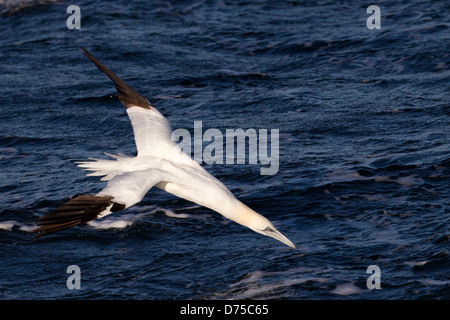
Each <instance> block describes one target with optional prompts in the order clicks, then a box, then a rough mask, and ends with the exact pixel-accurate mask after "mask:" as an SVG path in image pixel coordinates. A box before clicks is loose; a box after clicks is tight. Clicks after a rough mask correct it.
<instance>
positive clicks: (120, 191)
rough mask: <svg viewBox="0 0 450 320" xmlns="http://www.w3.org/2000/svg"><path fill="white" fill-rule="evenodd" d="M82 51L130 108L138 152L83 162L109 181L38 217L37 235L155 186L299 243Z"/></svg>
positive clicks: (116, 206)
mask: <svg viewBox="0 0 450 320" xmlns="http://www.w3.org/2000/svg"><path fill="white" fill-rule="evenodd" d="M81 50H82V52H83V53H84V54H85V55H86V56H87V57H88V58H89V59H90V60H91V61H92V62H93V63H94V64H95V65H96V66H97V68H98V69H100V70H101V71H102V72H103V73H105V74H106V75H107V76H108V77H109V78H110V79H111V80H112V81H113V82H114V85H115V87H116V89H117V91H118V92H119V100H120V101H121V102H122V103H123V105H124V106H125V107H126V108H127V113H128V116H129V117H130V119H131V124H132V126H133V131H134V139H135V142H136V147H137V156H136V157H128V156H124V155H110V154H108V155H109V156H111V157H112V158H114V160H98V159H92V160H93V161H86V162H80V163H79V165H78V166H79V167H81V168H84V169H85V170H88V171H91V173H89V174H88V175H90V176H102V178H101V180H102V181H108V183H107V186H106V187H105V188H104V189H103V190H101V191H100V192H99V193H97V194H95V195H80V196H77V197H74V198H73V199H71V200H70V201H68V202H66V203H65V204H63V205H62V206H60V207H59V208H58V209H56V210H55V211H53V212H51V213H49V214H47V215H45V216H43V217H41V218H39V221H38V228H36V229H34V230H33V232H34V233H36V234H37V235H36V236H35V237H40V236H44V235H47V234H50V233H53V232H56V231H60V230H63V229H67V228H69V227H72V226H76V225H79V224H81V223H84V222H88V221H91V220H94V219H97V218H102V217H104V216H106V215H108V214H110V213H112V212H116V211H120V210H124V209H126V208H129V207H131V206H132V205H135V204H136V203H138V202H140V201H141V200H142V199H143V198H144V196H145V194H146V193H147V192H148V191H149V190H150V189H151V188H152V187H153V186H156V187H158V188H160V189H162V190H164V191H167V192H169V193H171V194H174V195H175V196H178V197H180V198H183V199H186V200H189V201H192V202H195V203H197V204H199V205H202V206H205V207H207V208H209V209H211V210H214V211H216V212H218V213H220V214H222V215H223V216H224V217H226V218H228V219H230V220H233V221H235V222H237V223H239V224H241V225H243V226H246V227H248V228H250V229H251V230H253V231H255V232H257V233H261V234H263V235H265V236H268V237H272V238H274V239H276V240H279V241H281V242H282V243H284V244H286V245H288V246H290V247H292V248H295V245H294V244H293V243H292V242H291V241H290V240H289V239H288V238H286V237H285V236H284V235H283V234H281V232H279V231H278V230H277V229H276V228H275V227H274V226H273V224H272V223H271V222H270V221H269V220H268V219H266V218H265V217H263V216H262V215H260V214H258V213H256V212H255V211H253V210H252V209H250V208H249V207H247V206H246V205H245V204H243V203H242V202H240V201H239V200H237V199H236V198H235V197H234V196H233V194H232V193H231V192H230V191H229V190H228V189H227V187H226V186H225V185H224V184H223V183H221V182H220V181H219V180H217V179H216V178H214V177H213V176H212V175H210V174H209V173H208V172H207V171H206V170H205V169H203V168H202V167H201V166H200V165H199V164H198V163H197V162H195V161H194V160H192V159H191V158H190V157H189V156H188V155H187V154H185V153H184V152H183V151H182V150H181V148H179V146H178V145H177V144H175V142H173V141H172V140H171V139H170V138H171V128H170V124H169V122H168V121H167V119H166V118H165V117H164V116H163V115H162V114H161V113H160V112H159V111H158V110H157V109H156V108H155V107H154V106H153V105H152V104H150V102H148V101H147V100H146V99H145V98H144V97H143V96H141V95H140V94H139V93H138V92H136V91H135V90H134V89H133V88H131V87H130V86H129V85H128V84H126V83H125V82H124V81H123V80H122V79H121V78H119V77H118V76H117V75H116V74H115V73H113V72H112V71H111V70H109V69H108V68H107V67H106V66H104V65H103V64H102V63H101V62H99V61H98V60H97V59H95V58H94V57H93V56H92V55H91V54H90V53H89V52H88V51H87V50H86V49H84V48H82V49H81Z"/></svg>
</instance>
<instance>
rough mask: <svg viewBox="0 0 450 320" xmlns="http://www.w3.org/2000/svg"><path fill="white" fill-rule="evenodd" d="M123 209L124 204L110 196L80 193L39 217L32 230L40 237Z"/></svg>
mask: <svg viewBox="0 0 450 320" xmlns="http://www.w3.org/2000/svg"><path fill="white" fill-rule="evenodd" d="M123 209H125V205H123V204H120V203H117V202H114V201H113V197H112V196H97V195H80V196H77V197H75V198H73V199H71V200H69V201H68V202H66V203H65V204H63V205H62V206H60V207H59V208H58V209H56V210H55V211H53V212H51V213H49V214H47V215H45V216H43V217H41V218H39V222H38V224H37V225H38V226H39V227H38V228H36V229H34V230H33V231H32V232H33V233H36V236H34V238H38V237H42V236H45V235H47V234H50V233H53V232H57V231H60V230H64V229H67V228H70V227H73V226H76V225H79V224H81V223H84V222H88V221H91V220H94V219H96V218H98V217H100V216H104V215H105V214H107V213H110V212H115V211H119V210H123ZM105 211H108V212H105Z"/></svg>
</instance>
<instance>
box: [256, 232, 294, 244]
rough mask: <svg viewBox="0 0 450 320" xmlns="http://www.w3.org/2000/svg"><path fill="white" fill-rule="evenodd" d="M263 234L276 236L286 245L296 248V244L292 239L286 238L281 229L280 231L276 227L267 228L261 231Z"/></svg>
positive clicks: (275, 237)
mask: <svg viewBox="0 0 450 320" xmlns="http://www.w3.org/2000/svg"><path fill="white" fill-rule="evenodd" d="M261 233H262V234H263V235H265V236H268V237H271V238H274V239H276V240H278V241H280V242H283V243H284V244H285V245H287V246H289V247H291V248H293V249H295V245H294V244H293V243H292V241H291V240H289V239H288V238H286V237H285V236H284V235H283V234H282V233H281V232H280V231H278V230H277V229H275V228H266V229H265V230H263V231H262V232H261Z"/></svg>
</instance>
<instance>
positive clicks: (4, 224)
mask: <svg viewBox="0 0 450 320" xmlns="http://www.w3.org/2000/svg"><path fill="white" fill-rule="evenodd" d="M15 226H16V227H19V230H20V231H24V232H31V231H33V230H34V229H36V228H37V227H38V226H36V225H29V224H25V223H21V222H17V221H14V220H7V221H1V222H0V230H5V231H12V230H13V228H14V227H15Z"/></svg>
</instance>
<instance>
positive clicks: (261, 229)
mask: <svg viewBox="0 0 450 320" xmlns="http://www.w3.org/2000/svg"><path fill="white" fill-rule="evenodd" d="M230 218H231V219H232V220H234V221H236V222H237V223H239V224H241V225H243V226H246V227H248V228H250V229H252V230H253V231H255V232H257V233H260V234H263V235H265V236H268V237H271V238H274V239H276V240H278V241H280V242H282V243H284V244H285V245H288V246H289V247H291V248H295V245H294V244H293V243H292V241H291V240H289V239H288V238H286V237H285V236H284V235H283V234H282V233H281V232H280V231H278V230H277V229H276V228H275V227H274V226H273V224H272V223H271V222H270V221H269V220H268V219H267V218H265V217H263V216H262V215H260V214H259V213H257V212H255V211H253V210H252V209H250V208H249V207H247V206H246V205H245V204H243V203H242V202H239V204H238V205H237V210H236V213H235V215H233V217H230Z"/></svg>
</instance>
